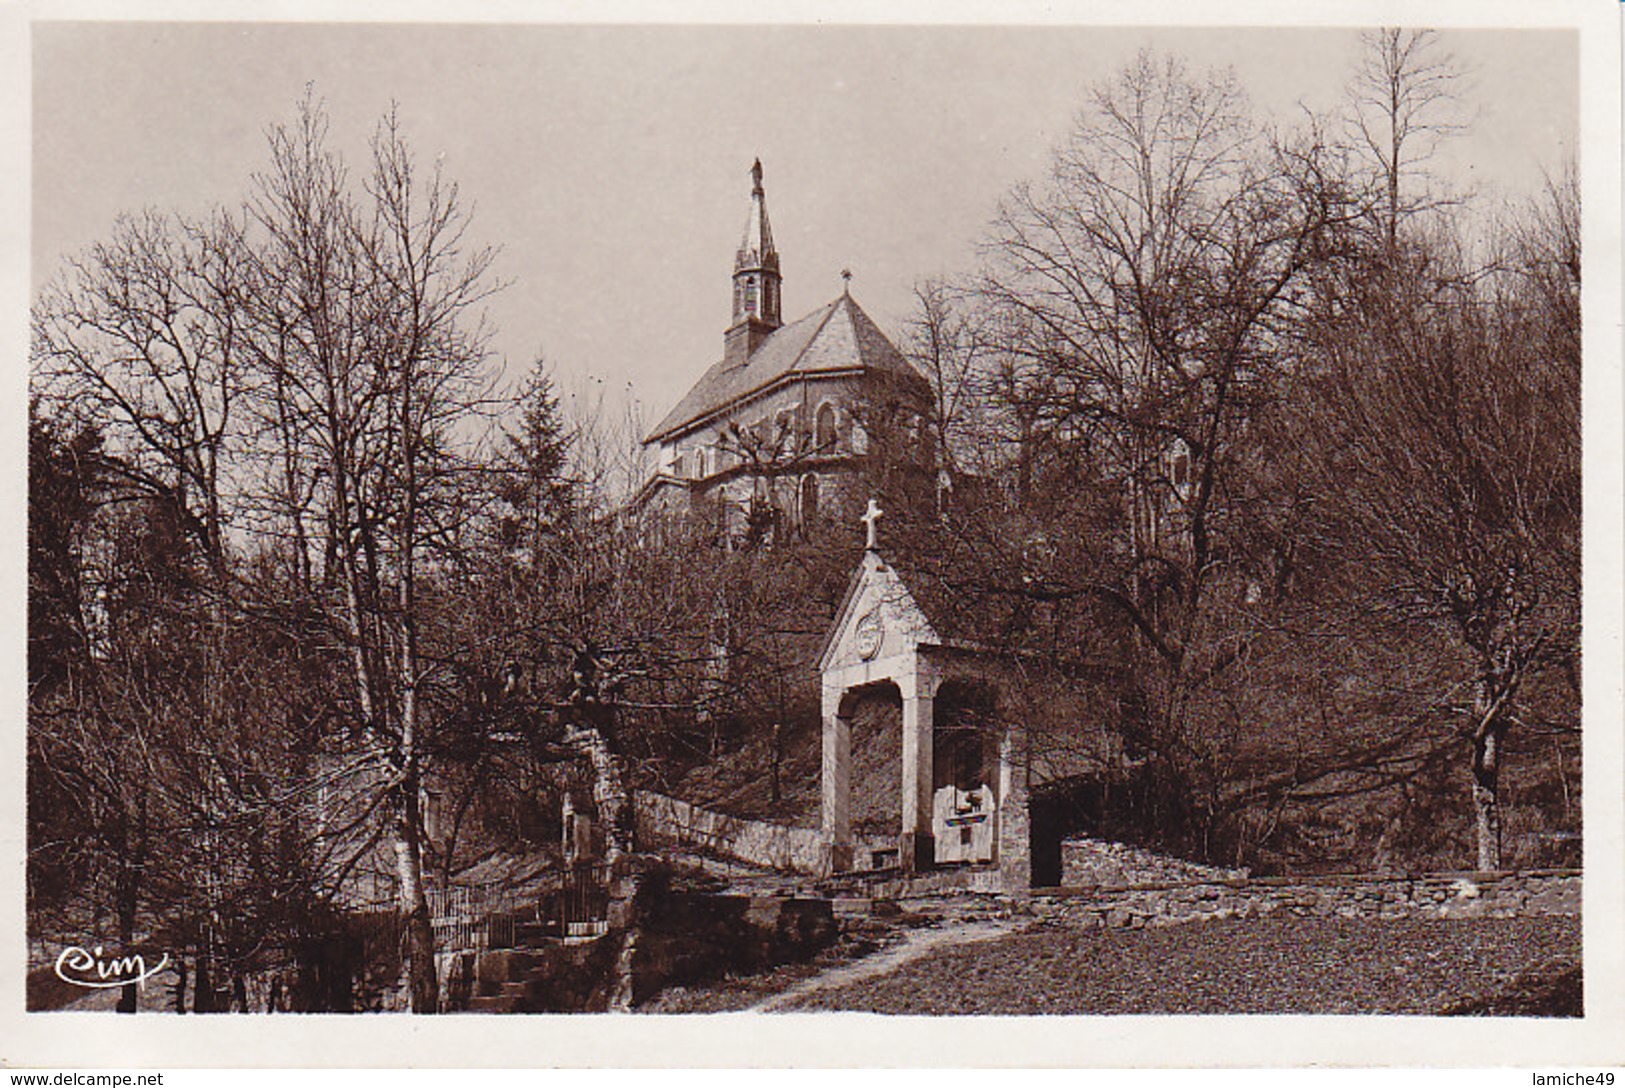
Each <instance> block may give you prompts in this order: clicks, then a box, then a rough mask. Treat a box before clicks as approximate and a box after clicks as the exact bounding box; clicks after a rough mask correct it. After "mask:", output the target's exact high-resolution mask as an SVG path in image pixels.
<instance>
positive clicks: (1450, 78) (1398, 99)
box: [1348, 27, 1466, 250]
mask: <svg viewBox="0 0 1625 1088" xmlns="http://www.w3.org/2000/svg"><path fill="white" fill-rule="evenodd" d="M1361 45H1362V50H1363V51H1362V54H1361V57H1360V62H1359V66H1358V67H1357V68H1356V70H1355V74H1354V78H1353V80H1352V81H1351V83H1350V85H1349V90H1348V99H1349V113H1350V115H1349V118H1348V128H1349V130H1350V134H1351V136H1352V137H1353V142H1354V145H1355V148H1356V151H1357V152H1358V153H1360V154H1362V155H1364V156H1369V158H1370V160H1371V161H1372V163H1373V166H1374V169H1375V174H1376V181H1377V187H1378V188H1379V189H1380V191H1381V194H1382V204H1381V207H1382V212H1381V222H1382V227H1383V232H1384V236H1385V237H1386V238H1387V242H1388V248H1389V249H1390V250H1391V249H1393V248H1394V246H1395V245H1396V244H1397V241H1398V235H1399V225H1400V223H1401V221H1403V220H1404V219H1406V218H1408V217H1409V216H1411V215H1414V214H1415V213H1417V212H1419V211H1422V210H1425V209H1428V208H1435V207H1440V206H1442V205H1443V204H1445V203H1447V201H1445V200H1444V199H1443V198H1441V197H1440V196H1438V195H1437V194H1428V193H1425V192H1423V193H1415V194H1413V193H1410V192H1407V191H1406V189H1407V186H1408V185H1409V184H1410V183H1412V182H1425V180H1426V178H1427V176H1428V174H1427V165H1428V163H1429V162H1430V161H1431V160H1432V159H1433V157H1434V155H1435V153H1436V152H1437V151H1438V149H1439V145H1440V143H1441V142H1442V141H1444V140H1445V139H1446V138H1448V137H1449V136H1451V135H1454V134H1455V133H1458V132H1460V131H1462V130H1463V129H1464V128H1466V123H1465V121H1463V120H1462V119H1461V113H1460V110H1459V101H1458V98H1457V90H1458V87H1459V86H1460V81H1461V71H1460V69H1459V67H1458V66H1457V64H1456V61H1455V59H1454V58H1453V57H1452V56H1451V55H1450V54H1449V53H1447V52H1445V51H1444V50H1443V49H1442V48H1441V47H1440V45H1439V39H1438V33H1437V32H1436V31H1433V30H1402V29H1398V28H1394V27H1384V28H1383V29H1381V30H1375V31H1370V32H1367V33H1366V34H1364V35H1362V37H1361Z"/></svg>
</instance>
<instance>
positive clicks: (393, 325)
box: [252, 98, 493, 1012]
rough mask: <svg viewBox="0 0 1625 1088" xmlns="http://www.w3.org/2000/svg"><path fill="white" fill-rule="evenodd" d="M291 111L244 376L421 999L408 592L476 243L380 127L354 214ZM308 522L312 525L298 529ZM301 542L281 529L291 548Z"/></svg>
mask: <svg viewBox="0 0 1625 1088" xmlns="http://www.w3.org/2000/svg"><path fill="white" fill-rule="evenodd" d="M326 126H327V123H326V118H325V116H324V115H323V114H322V113H321V111H320V109H319V108H318V107H317V106H315V105H314V104H313V103H312V102H311V101H310V100H309V99H308V98H307V100H306V102H305V103H304V105H303V106H302V108H301V112H300V118H299V123H298V125H297V127H295V128H294V129H292V130H290V129H287V128H283V127H278V128H276V129H274V130H273V131H272V134H271V147H272V166H271V169H270V171H269V172H268V173H266V174H265V175H263V176H262V177H260V178H259V179H258V183H257V194H256V197H255V199H254V202H253V204H252V213H253V217H254V220H255V223H256V225H257V227H258V228H259V229H260V230H261V231H263V233H264V234H265V236H266V238H267V243H266V245H265V248H264V250H263V254H264V255H263V258H262V265H261V270H260V273H261V275H262V276H263V282H264V283H265V285H266V290H265V291H264V292H262V295H261V299H260V305H261V306H262V307H263V308H262V310H261V311H260V313H259V314H258V315H257V317H258V327H259V328H260V329H261V330H262V337H261V339H260V340H259V342H258V360H257V365H258V366H259V367H260V368H261V369H262V372H263V374H264V378H263V380H262V381H261V384H260V386H259V388H260V389H261V391H262V392H264V393H265V394H267V395H269V396H271V397H273V398H274V399H273V401H272V402H271V403H270V404H269V406H268V407H267V409H266V410H265V411H264V413H263V415H264V417H265V418H267V419H271V420H274V421H276V422H277V424H278V425H279V426H280V427H282V428H288V429H289V433H288V439H287V441H286V442H285V443H284V445H283V447H282V452H283V454H284V456H285V457H286V460H287V464H288V478H287V479H286V480H285V486H284V487H283V488H281V489H280V491H279V493H278V494H277V495H276V496H275V498H278V499H282V500H283V501H289V502H292V503H294V505H291V506H289V507H287V508H285V509H284V511H283V513H284V517H285V519H286V521H287V522H288V523H290V524H293V525H299V526H302V525H304V524H306V523H307V522H308V521H311V520H313V521H314V522H315V523H316V525H318V526H319V527H320V531H321V533H322V536H323V546H324V555H323V566H324V569H323V573H322V578H321V584H322V585H323V586H325V587H329V588H328V589H327V590H326V592H325V593H324V597H325V599H326V602H327V603H326V604H325V605H324V607H327V608H330V612H329V614H330V615H331V617H332V618H333V620H334V621H335V628H336V630H335V633H336V634H337V635H339V637H340V638H341V640H342V644H343V646H344V647H345V654H346V656H347V658H348V670H349V682H348V689H349V697H348V699H347V703H348V705H349V707H350V710H351V713H353V715H354V720H355V722H356V724H357V726H358V727H359V728H360V729H361V730H362V732H363V733H364V735H365V737H366V738H367V744H368V745H369V747H370V750H371V753H372V755H373V757H374V758H375V759H376V761H377V766H378V768H379V770H380V774H381V787H380V788H381V790H382V796H383V798H384V799H385V800H386V802H387V803H385V804H384V805H382V806H380V807H379V809H378V811H379V812H380V814H381V815H382V817H383V818H384V819H386V820H387V822H388V828H389V831H388V837H389V839H390V840H391V841H392V843H393V846H394V849H395V853H396V871H397V878H398V887H399V897H400V910H401V914H402V916H403V918H404V919H405V920H406V924H407V932H408V938H409V939H408V945H409V949H410V955H409V968H410V971H409V974H410V987H411V996H412V1008H413V1010H414V1011H417V1012H434V1011H436V1009H437V1006H438V1000H437V990H438V987H437V983H436V977H435V971H434V939H433V934H432V932H431V930H430V925H429V911H428V904H427V900H426V897H425V892H424V884H423V815H422V811H421V797H422V785H423V779H424V774H425V750H426V747H427V745H428V743H429V737H428V734H429V732H430V726H431V718H430V716H429V714H428V712H427V708H426V706H425V692H426V689H427V687H428V685H429V684H430V682H431V680H432V678H433V672H434V669H435V666H434V664H433V663H431V662H429V661H426V660H425V658H424V656H423V652H422V651H423V646H422V639H423V635H422V631H421V624H422V622H423V614H422V600H421V597H420V581H421V578H422V577H423V572H424V571H425V569H426V564H428V563H429V562H430V555H431V552H432V549H433V546H434V544H435V542H436V541H437V540H440V539H443V538H444V537H445V535H446V534H447V533H448V532H449V531H450V522H451V521H452V520H454V519H455V518H457V517H458V516H459V507H458V503H457V502H456V480H457V472H456V468H457V463H458V458H457V446H458V443H459V441H463V440H465V439H464V436H462V435H460V434H459V432H458V427H459V426H460V425H462V424H464V423H465V422H466V420H467V417H468V415H469V413H470V412H471V411H472V410H473V408H474V407H476V406H477V405H478V404H479V403H480V401H481V400H482V399H483V397H484V379H483V377H482V374H481V370H480V366H481V363H482V360H483V358H484V350H485V349H484V342H483V331H482V330H481V329H480V328H479V327H478V325H474V326H470V325H469V319H470V316H471V315H472V312H473V310H474V308H475V307H476V306H477V305H478V303H479V302H480V301H481V300H482V299H483V298H484V297H485V296H486V295H487V294H488V293H489V291H490V290H491V289H492V288H493V285H492V284H491V283H490V282H489V280H488V277H487V272H488V270H489V267H490V263H491V259H492V254H491V251H489V250H476V251H473V252H465V251H464V244H465V238H464V235H465V231H466V229H467V217H466V214H465V212H464V210H463V208H462V205H461V202H460V201H459V199H458V193H457V187H456V186H455V185H454V184H451V183H449V182H447V181H445V180H444V179H443V177H442V176H441V174H440V170H439V168H438V166H437V167H436V168H435V169H434V170H433V171H431V172H430V173H429V174H428V175H427V176H424V175H423V174H422V173H421V172H420V171H419V170H418V168H417V166H416V164H415V163H414V162H413V159H412V157H411V154H410V152H409V150H408V149H407V146H406V144H405V142H404V139H403V136H402V133H401V129H400V125H399V122H398V119H397V117H396V115H395V114H394V113H393V112H392V113H390V114H389V115H387V116H386V118H385V119H384V121H383V122H382V123H381V124H380V125H379V128H378V131H377V133H376V134H375V136H374V138H373V143H372V162H371V170H370V173H369V175H368V176H367V178H366V180H365V181H364V183H363V190H364V192H365V197H366V199H365V201H364V202H357V201H356V200H355V198H354V197H353V195H352V193H351V192H350V190H349V186H348V179H347V177H346V175H345V171H344V168H343V166H342V164H341V163H340V162H339V161H338V160H337V158H336V157H335V156H333V154H332V153H331V152H329V151H328V150H327V148H326V146H325V136H326ZM312 515H314V517H312ZM305 535H306V534H305V533H304V532H303V531H296V532H295V533H294V534H293V536H294V538H295V539H296V540H298V539H302V538H303V537H304V536H305Z"/></svg>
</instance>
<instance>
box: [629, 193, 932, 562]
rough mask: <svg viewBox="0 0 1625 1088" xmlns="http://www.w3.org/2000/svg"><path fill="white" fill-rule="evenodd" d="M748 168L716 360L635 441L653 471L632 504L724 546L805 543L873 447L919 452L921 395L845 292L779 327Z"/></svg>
mask: <svg viewBox="0 0 1625 1088" xmlns="http://www.w3.org/2000/svg"><path fill="white" fill-rule="evenodd" d="M750 173H751V195H750V218H749V220H748V221H747V222H746V225H745V233H744V237H743V239H742V240H741V241H740V244H739V249H738V251H737V253H736V254H735V255H734V268H733V321H732V323H731V324H730V325H729V326H728V330H727V332H726V333H725V334H724V336H723V348H722V358H721V359H719V360H717V361H716V362H715V363H713V364H712V365H711V367H710V369H708V370H706V371H705V373H704V374H703V375H701V377H700V379H699V381H698V382H696V383H695V385H694V387H693V388H692V389H690V390H689V391H688V393H687V395H686V396H684V397H683V398H682V399H681V400H680V401H678V403H677V405H676V407H674V408H672V410H671V411H670V412H668V413H667V414H666V416H665V418H664V419H662V420H661V421H660V422H659V423H658V424H656V425H655V427H654V428H653V429H652V430H651V431H650V432H649V434H648V436H647V437H645V438H644V440H643V442H644V447H645V449H647V450H649V451H650V453H651V454H652V455H653V458H652V459H653V461H654V464H655V471H654V473H653V475H652V476H651V477H650V479H649V480H648V482H647V483H646V484H645V485H644V486H643V487H642V488H641V489H640V490H639V492H638V495H637V497H636V499H635V501H634V508H635V509H637V510H638V511H640V512H652V513H657V514H666V515H677V514H689V515H698V516H702V517H706V518H710V519H714V522H715V524H716V527H717V528H718V529H719V530H720V531H721V532H722V533H723V535H724V536H725V538H727V539H735V538H737V537H738V536H740V535H741V534H743V533H745V532H747V531H751V530H755V531H756V532H758V533H761V534H767V533H771V534H773V535H775V536H776V535H779V534H785V533H788V534H791V535H803V536H810V535H813V534H815V533H816V531H817V527H818V525H820V524H821V523H822V522H823V521H824V520H826V518H827V516H828V514H829V513H830V512H831V511H833V510H834V509H836V508H838V507H840V506H842V505H849V497H848V496H846V495H845V490H846V489H845V488H844V487H843V485H844V484H845V483H846V482H847V481H849V480H850V479H851V478H852V476H853V475H854V473H855V472H857V471H858V470H859V469H860V468H861V466H862V464H863V459H864V458H865V457H867V456H870V455H871V454H873V453H875V452H876V451H877V447H878V445H879V444H880V443H883V442H895V441H896V440H898V439H899V438H901V439H902V441H903V442H904V443H905V446H907V448H908V450H909V452H910V455H911V456H928V454H925V453H924V452H923V451H925V450H926V449H927V448H928V446H929V442H928V440H927V439H926V437H925V420H926V419H927V418H928V408H929V405H930V403H931V389H930V385H929V383H927V382H926V380H925V379H924V378H923V377H922V376H921V375H920V373H919V372H918V371H916V370H915V369H914V368H913V366H911V365H910V364H909V362H908V360H907V359H905V358H904V357H903V354H902V352H900V351H898V350H897V347H896V346H895V345H894V344H893V343H892V342H891V340H889V339H888V338H887V337H886V334H885V333H883V332H881V331H880V328H879V327H878V326H877V325H876V324H875V323H874V321H873V320H872V319H871V318H870V317H869V315H868V314H866V313H864V312H863V308H862V307H861V306H859V305H858V303H857V301H856V300H855V299H853V297H852V295H851V292H850V290H849V289H845V290H843V291H842V292H841V294H840V296H839V297H837V298H835V299H834V300H833V301H831V302H829V303H826V304H825V305H824V306H821V307H819V308H818V309H817V310H814V311H813V312H812V313H810V314H808V315H806V316H805V317H802V318H800V319H799V320H796V321H792V322H790V323H789V324H785V323H784V319H783V279H784V278H783V274H782V273H781V271H780V265H779V251H778V249H777V247H775V246H774V244H773V229H772V227H771V225H770V224H769V222H768V216H767V198H766V195H765V193H764V190H763V188H762V164H761V162H760V161H757V162H756V163H754V164H753V165H752V167H751V172H750ZM881 432H885V433H884V435H882V433H881Z"/></svg>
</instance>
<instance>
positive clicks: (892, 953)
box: [748, 921, 1015, 1012]
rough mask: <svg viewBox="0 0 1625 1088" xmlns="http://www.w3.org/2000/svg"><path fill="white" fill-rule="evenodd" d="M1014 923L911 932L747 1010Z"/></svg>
mask: <svg viewBox="0 0 1625 1088" xmlns="http://www.w3.org/2000/svg"><path fill="white" fill-rule="evenodd" d="M1014 929H1015V926H1014V925H1013V924H1012V923H1010V922H1007V921H990V922H967V923H951V924H949V925H945V926H941V927H938V928H935V929H922V930H914V931H912V932H910V933H909V934H908V935H907V936H906V937H905V938H904V939H903V941H902V943H900V944H897V945H894V946H892V947H891V948H888V949H886V950H885V951H884V952H877V953H875V954H874V955H872V956H868V957H865V958H864V959H861V960H856V961H854V962H852V963H847V964H842V965H841V966H839V967H836V968H833V969H832V970H829V971H826V972H824V973H823V974H821V975H814V976H813V977H812V978H809V979H806V980H805V981H803V982H800V983H798V984H796V985H795V986H793V987H791V988H790V989H788V990H786V991H784V992H783V993H780V994H774V995H773V996H772V997H770V998H768V999H767V1000H765V1001H761V1002H758V1003H757V1004H755V1005H752V1006H751V1007H750V1008H749V1010H748V1011H750V1012H772V1011H774V1010H775V1009H783V1008H785V1007H787V1006H789V1005H793V1004H795V1003H797V1002H801V1001H804V1000H807V999H809V998H811V997H813V996H814V995H816V994H818V993H820V992H821V991H824V990H831V989H835V988H836V987H839V986H846V985H849V984H854V983H860V982H865V981H868V980H869V979H872V978H877V977H879V976H881V975H886V974H890V973H891V972H892V971H895V970H897V969H898V968H899V967H902V966H903V965H904V964H907V963H912V962H913V961H915V960H917V959H920V958H922V957H924V956H927V955H930V954H932V953H938V952H941V951H942V950H943V949H945V948H948V947H950V946H959V945H966V944H974V943H975V942H977V941H987V940H991V939H993V938H994V937H1003V936H1007V935H1008V934H1010V933H1011V932H1012V931H1013V930H1014Z"/></svg>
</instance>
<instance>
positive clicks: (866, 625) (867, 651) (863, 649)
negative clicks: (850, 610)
mask: <svg viewBox="0 0 1625 1088" xmlns="http://www.w3.org/2000/svg"><path fill="white" fill-rule="evenodd" d="M883 634H884V632H883V631H882V630H881V627H880V606H879V605H876V606H875V607H873V608H871V609H869V611H867V612H865V613H864V614H863V615H862V616H860V617H858V629H857V632H856V635H855V637H854V638H853V640H852V643H853V645H854V646H855V647H857V651H858V655H859V656H860V657H862V658H863V659H864V660H865V661H868V660H871V659H872V658H873V657H874V656H875V655H876V654H878V653H879V652H880V641H881V636H882V635H883Z"/></svg>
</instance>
